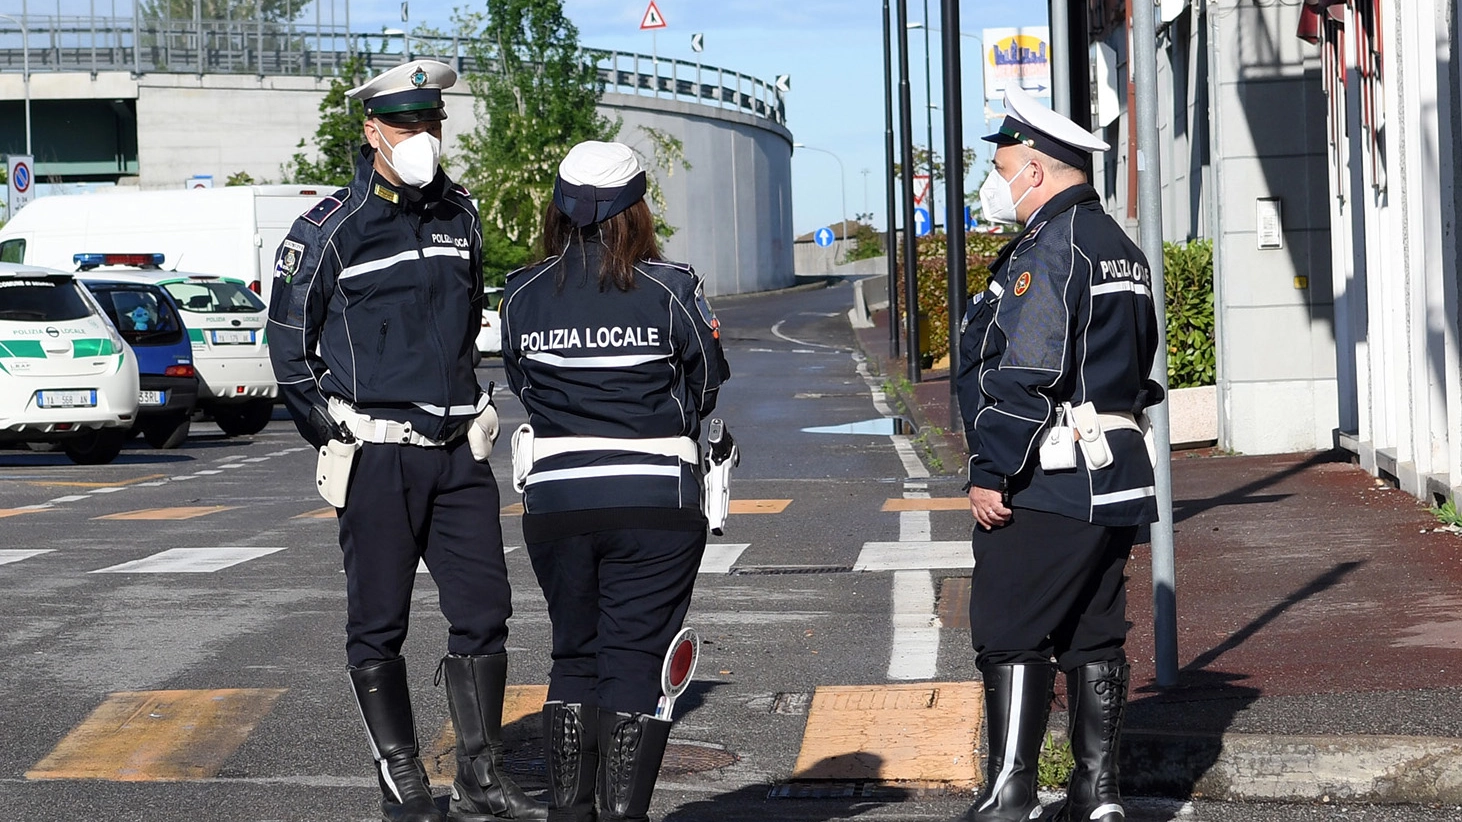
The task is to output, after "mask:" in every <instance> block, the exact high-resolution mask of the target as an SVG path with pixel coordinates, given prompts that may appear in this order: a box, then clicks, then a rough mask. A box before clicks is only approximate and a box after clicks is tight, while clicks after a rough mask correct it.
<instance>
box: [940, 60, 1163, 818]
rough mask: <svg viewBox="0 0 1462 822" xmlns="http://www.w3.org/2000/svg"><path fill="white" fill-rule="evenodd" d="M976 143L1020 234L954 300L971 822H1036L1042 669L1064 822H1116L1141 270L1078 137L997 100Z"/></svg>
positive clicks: (1153, 513)
mask: <svg viewBox="0 0 1462 822" xmlns="http://www.w3.org/2000/svg"><path fill="white" fill-rule="evenodd" d="M1005 109H1006V111H1007V112H1008V114H1007V116H1006V118H1005V121H1004V123H1003V124H1002V125H1001V127H1000V131H999V132H998V133H996V134H993V135H991V136H989V137H986V138H985V139H986V140H989V141H990V142H993V143H995V144H996V145H998V146H999V148H998V149H997V150H996V152H995V169H994V171H992V172H991V174H990V177H989V179H988V180H986V181H985V184H984V186H983V187H982V188H981V189H980V202H981V206H982V208H983V210H984V213H985V216H986V218H987V219H991V220H995V221H997V222H1002V223H1021V224H1023V225H1024V226H1025V229H1024V231H1022V232H1021V233H1020V234H1019V235H1017V236H1016V237H1015V239H1014V240H1012V241H1011V242H1010V243H1009V244H1008V245H1007V246H1006V247H1005V248H1004V249H1003V250H1002V251H1001V252H1000V255H999V256H998V257H997V258H996V260H995V262H994V264H993V265H991V266H990V270H991V272H992V276H991V278H990V286H989V289H988V290H986V291H984V292H982V293H980V294H976V295H974V297H973V298H972V299H971V300H970V302H969V305H968V308H967V313H966V315H965V320H964V328H963V330H962V333H961V341H960V371H959V375H958V388H959V404H960V411H961V413H962V415H963V417H964V424H965V439H966V441H967V443H968V445H969V450H970V458H969V485H968V490H969V498H970V511H971V513H973V514H974V517H975V521H976V523H977V527H976V528H975V530H974V535H973V547H974V556H975V568H974V571H973V573H972V576H971V591H970V624H971V625H972V626H973V628H972V630H971V638H972V640H973V642H974V647H975V658H976V664H977V665H978V666H979V668H980V672H981V675H982V676H983V678H984V682H985V702H986V712H987V716H988V717H989V721H988V722H987V723H986V727H987V729H988V731H989V743H988V744H989V751H990V757H989V767H990V775H989V779H988V780H987V781H986V783H985V785H986V787H985V792H984V793H983V794H982V795H981V797H980V798H979V799H978V800H977V801H976V802H975V804H974V805H973V806H972V807H971V808H970V809H969V812H968V813H967V814H966V815H965V817H964V818H965V819H966V820H969V822H1014V820H1020V819H1027V818H1029V817H1032V816H1034V815H1035V814H1034V813H1033V812H1034V811H1035V810H1036V809H1037V808H1039V807H1040V803H1039V801H1038V800H1037V798H1036V771H1037V761H1038V759H1039V757H1040V750H1041V741H1042V739H1043V737H1044V734H1045V731H1046V719H1047V712H1048V710H1049V708H1050V698H1051V687H1052V684H1053V682H1054V678H1055V668H1054V667H1053V666H1052V664H1051V661H1052V659H1054V660H1055V662H1056V667H1059V668H1060V669H1061V670H1062V671H1065V672H1066V683H1067V685H1066V687H1067V700H1068V703H1069V706H1070V713H1071V722H1070V728H1071V750H1072V754H1073V755H1074V757H1075V759H1076V766H1075V769H1074V770H1073V771H1072V773H1071V781H1070V784H1069V785H1068V788H1067V792H1066V800H1065V804H1064V805H1063V806H1062V807H1061V808H1060V809H1059V810H1058V811H1057V813H1056V818H1057V819H1059V820H1062V821H1063V822H1076V820H1091V821H1092V822H1120V820H1122V819H1123V811H1122V804H1121V802H1122V799H1121V796H1120V795H1119V794H1118V792H1117V740H1118V733H1119V731H1120V727H1121V719H1122V711H1123V707H1124V706H1125V704H1126V700H1127V680H1128V668H1127V660H1126V656H1125V654H1124V652H1123V650H1122V648H1123V644H1124V642H1125V641H1126V637H1127V617H1126V608H1127V598H1126V597H1127V592H1126V581H1125V579H1124V577H1123V571H1124V569H1125V568H1126V565H1127V558H1128V555H1129V553H1130V552H1131V549H1132V543H1133V541H1134V539H1135V537H1136V535H1137V528H1138V526H1139V525H1142V524H1144V523H1150V522H1153V521H1154V520H1156V519H1157V503H1156V499H1155V494H1154V491H1153V470H1152V462H1151V455H1150V452H1149V448H1148V445H1147V444H1146V443H1145V442H1144V439H1145V437H1146V435H1147V434H1148V428H1147V420H1146V417H1145V415H1144V414H1143V411H1144V409H1145V408H1146V407H1147V406H1150V405H1154V404H1156V403H1158V402H1159V401H1161V399H1162V392H1161V389H1160V388H1159V387H1158V386H1157V384H1156V383H1153V382H1151V381H1150V380H1148V378H1147V376H1148V374H1149V373H1150V372H1151V370H1152V363H1153V357H1154V355H1155V354H1156V352H1157V344H1158V327H1157V314H1156V312H1155V310H1154V307H1153V302H1152V281H1151V276H1150V273H1149V269H1148V264H1147V259H1146V258H1145V257H1143V255H1142V252H1141V251H1139V250H1138V249H1137V247H1136V246H1135V245H1133V244H1132V241H1131V240H1130V239H1128V237H1127V235H1126V234H1125V233H1124V232H1123V231H1122V229H1121V228H1120V227H1119V226H1118V225H1117V224H1116V223H1115V222H1113V221H1112V219H1111V218H1110V217H1108V216H1107V215H1106V214H1105V213H1103V211H1102V205H1101V198H1100V197H1099V196H1098V194H1097V192H1096V190H1095V189H1093V188H1092V187H1091V185H1090V184H1089V183H1088V172H1089V169H1090V167H1091V153H1092V152H1093V151H1096V150H1104V149H1106V148H1107V147H1108V146H1107V144H1106V143H1104V142H1102V141H1101V140H1098V139H1096V138H1095V137H1093V136H1092V135H1091V133H1090V132H1088V131H1087V130H1086V129H1083V128H1081V127H1080V126H1078V125H1076V124H1075V123H1073V122H1072V121H1071V120H1068V119H1067V118H1065V117H1063V116H1061V115H1060V114H1057V113H1055V112H1053V111H1051V110H1050V109H1048V108H1046V107H1045V106H1042V105H1041V104H1040V103H1037V102H1036V101H1035V100H1034V99H1032V98H1031V97H1030V96H1029V95H1026V94H1025V93H1023V92H1021V91H1020V90H1019V89H1018V88H1015V87H1013V86H1012V87H1011V88H1010V89H1008V90H1007V91H1006V97H1005Z"/></svg>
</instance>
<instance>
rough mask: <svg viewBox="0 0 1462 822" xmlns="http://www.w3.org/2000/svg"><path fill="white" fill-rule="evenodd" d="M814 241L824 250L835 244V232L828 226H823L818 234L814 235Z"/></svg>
mask: <svg viewBox="0 0 1462 822" xmlns="http://www.w3.org/2000/svg"><path fill="white" fill-rule="evenodd" d="M812 240H813V242H815V243H817V244H818V245H819V246H821V247H822V248H827V247H828V246H830V245H832V244H833V230H832V229H831V228H828V227H827V226H823V227H822V228H819V229H818V230H817V233H815V234H813V235H812Z"/></svg>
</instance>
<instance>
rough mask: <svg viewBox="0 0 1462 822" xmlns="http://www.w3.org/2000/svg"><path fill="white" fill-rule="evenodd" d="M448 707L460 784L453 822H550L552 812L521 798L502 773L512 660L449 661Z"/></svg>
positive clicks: (497, 657) (501, 657)
mask: <svg viewBox="0 0 1462 822" xmlns="http://www.w3.org/2000/svg"><path fill="white" fill-rule="evenodd" d="M442 667H443V669H444V670H445V671H446V673H447V707H448V708H449V709H450V711H451V714H452V727H453V728H455V729H456V732H457V779H456V780H455V781H453V782H452V803H451V805H450V806H449V807H448V810H447V819H448V820H449V821H450V822H499V820H510V819H547V818H548V808H547V806H545V805H544V804H543V803H542V802H539V801H537V800H536V799H533V798H532V797H530V796H528V795H527V794H525V793H523V789H522V788H519V787H518V784H517V783H516V782H514V781H513V780H512V779H510V778H508V775H507V772H506V771H505V769H504V768H503V691H504V689H505V688H507V684H508V655H507V654H491V655H488V656H448V657H445V658H443V659H442Z"/></svg>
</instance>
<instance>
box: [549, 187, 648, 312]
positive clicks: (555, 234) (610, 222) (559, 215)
mask: <svg viewBox="0 0 1462 822" xmlns="http://www.w3.org/2000/svg"><path fill="white" fill-rule="evenodd" d="M595 239H597V240H598V241H599V244H600V245H602V246H603V247H604V253H603V256H601V257H600V261H599V271H598V275H599V290H600V291H607V290H609V286H610V285H613V286H614V287H615V288H617V289H619V290H620V291H629V290H630V289H632V288H634V287H635V264H636V263H639V262H642V261H645V260H649V261H651V262H658V261H660V260H663V259H665V258H664V257H662V256H661V255H660V238H659V237H657V236H656V235H655V218H654V216H653V215H651V214H650V206H649V205H647V204H646V203H645V201H644V200H643V199H642V200H640V201H639V202H637V203H635V204H634V205H632V206H630V207H629V208H627V209H625V210H624V211H621V212H619V213H618V214H616V215H614V216H613V217H610V218H609V219H607V220H605V221H604V222H602V223H595V224H594V225H591V226H586V227H584V228H579V227H578V226H576V225H574V224H573V221H571V220H570V219H569V218H568V217H566V216H565V215H564V213H563V212H562V211H559V209H558V206H557V205H555V204H554V203H552V202H550V203H549V204H548V208H547V209H545V210H544V212H543V249H542V251H543V259H545V260H546V259H548V258H549V257H554V256H557V255H559V254H568V253H569V251H570V249H571V248H572V247H573V246H575V245H578V246H580V251H582V245H583V243H584V242H585V241H586V240H595ZM558 284H559V285H560V286H562V285H563V269H562V268H559V270H558Z"/></svg>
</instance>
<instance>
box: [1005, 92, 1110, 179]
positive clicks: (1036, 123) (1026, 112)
mask: <svg viewBox="0 0 1462 822" xmlns="http://www.w3.org/2000/svg"><path fill="white" fill-rule="evenodd" d="M1005 112H1006V114H1005V121H1004V122H1002V123H1001V124H1000V130H999V131H997V132H995V133H994V134H991V135H990V136H988V137H986V138H984V139H985V140H986V141H987V142H991V143H994V144H996V145H998V146H1014V145H1023V146H1026V147H1027V148H1033V149H1035V150H1036V151H1039V152H1041V153H1042V154H1045V155H1046V156H1048V157H1052V158H1055V159H1057V160H1060V161H1061V162H1063V163H1066V164H1067V165H1070V166H1075V167H1076V168H1079V169H1082V170H1090V167H1091V153H1092V152H1093V151H1106V150H1107V149H1109V148H1111V146H1109V145H1108V144H1107V142H1106V141H1105V140H1102V139H1100V138H1098V137H1097V136H1096V135H1094V134H1092V133H1091V132H1089V131H1087V130H1086V129H1084V128H1082V127H1081V126H1079V125H1077V124H1076V123H1075V122H1073V121H1072V120H1071V119H1070V118H1068V117H1065V116H1063V115H1061V114H1058V113H1056V112H1054V111H1052V110H1051V109H1049V108H1047V107H1045V106H1043V105H1041V104H1040V103H1038V102H1036V99H1035V98H1034V97H1032V96H1030V95H1029V94H1026V93H1025V92H1024V91H1022V90H1021V89H1020V88H1019V87H1017V86H1007V87H1006V88H1005Z"/></svg>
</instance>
